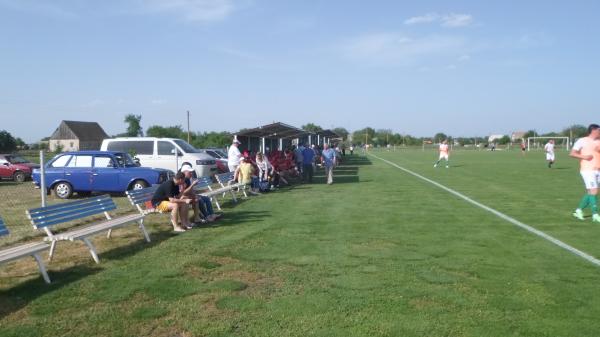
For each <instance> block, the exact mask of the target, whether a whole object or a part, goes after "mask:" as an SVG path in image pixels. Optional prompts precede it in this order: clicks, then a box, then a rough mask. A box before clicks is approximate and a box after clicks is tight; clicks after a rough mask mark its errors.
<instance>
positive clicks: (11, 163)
mask: <svg viewBox="0 0 600 337" xmlns="http://www.w3.org/2000/svg"><path fill="white" fill-rule="evenodd" d="M39 167H40V165H38V164H34V163H32V162H30V161H29V160H27V159H24V158H23V157H20V156H18V155H16V154H0V179H11V180H14V181H16V182H19V183H22V182H24V181H25V180H27V179H29V178H31V172H32V171H33V169H36V168H39Z"/></svg>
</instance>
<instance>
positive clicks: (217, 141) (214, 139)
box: [191, 131, 233, 149]
mask: <svg viewBox="0 0 600 337" xmlns="http://www.w3.org/2000/svg"><path fill="white" fill-rule="evenodd" d="M232 138H233V137H232V135H231V134H230V133H229V132H226V131H222V132H214V131H212V132H204V133H195V134H192V139H191V142H192V145H193V146H194V147H196V148H199V149H202V148H209V147H217V148H224V147H227V146H228V145H229V144H231V139H232Z"/></svg>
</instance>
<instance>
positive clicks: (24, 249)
mask: <svg viewBox="0 0 600 337" xmlns="http://www.w3.org/2000/svg"><path fill="white" fill-rule="evenodd" d="M8 233H9V231H8V228H6V225H5V224H4V221H3V220H2V218H0V236H5V235H8ZM48 248H50V246H49V245H48V244H47V243H45V242H32V243H27V244H23V245H20V246H15V247H10V248H5V249H3V250H0V263H6V262H10V261H14V260H17V259H20V258H23V257H27V256H33V258H34V259H35V261H36V262H37V264H38V268H39V269H40V274H42V277H43V278H44V281H46V283H50V277H48V272H46V266H45V265H44V262H43V261H42V258H41V256H40V253H41V252H43V251H44V250H46V249H48Z"/></svg>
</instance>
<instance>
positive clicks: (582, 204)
mask: <svg viewBox="0 0 600 337" xmlns="http://www.w3.org/2000/svg"><path fill="white" fill-rule="evenodd" d="M589 197H590V195H589V194H586V195H584V196H583V198H581V201H580V202H579V206H577V209H581V210H583V209H585V208H586V207H588V205H589V204H590V198H589Z"/></svg>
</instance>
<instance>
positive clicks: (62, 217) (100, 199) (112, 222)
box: [27, 195, 150, 263]
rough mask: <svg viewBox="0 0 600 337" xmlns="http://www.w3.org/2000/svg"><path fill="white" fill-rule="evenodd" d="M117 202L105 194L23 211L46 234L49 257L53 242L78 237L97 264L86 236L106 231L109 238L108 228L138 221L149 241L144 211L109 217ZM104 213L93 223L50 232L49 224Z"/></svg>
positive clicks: (82, 218)
mask: <svg viewBox="0 0 600 337" xmlns="http://www.w3.org/2000/svg"><path fill="white" fill-rule="evenodd" d="M116 208H117V205H115V203H114V201H113V200H112V199H111V198H110V196H108V195H101V196H97V197H93V198H87V199H83V200H77V201H71V202H65V203H60V204H56V205H52V206H46V207H40V208H33V209H30V210H28V211H27V216H28V217H29V219H30V220H31V224H32V225H33V227H34V228H35V229H40V230H44V231H45V232H46V235H47V237H46V238H45V239H44V240H46V241H50V254H49V259H50V260H52V257H53V255H54V251H55V249H56V244H57V242H58V241H72V242H73V241H75V240H81V241H83V243H85V245H86V246H88V248H89V250H90V253H91V254H92V258H93V259H94V261H96V263H100V259H99V258H98V254H97V253H96V249H95V248H94V245H93V244H92V242H91V241H90V239H89V238H90V237H91V236H93V235H96V234H99V233H101V232H105V231H108V233H107V238H110V235H111V233H112V230H113V229H115V228H119V227H123V226H125V225H127V224H130V223H135V224H138V225H139V227H140V230H141V231H142V233H143V234H144V238H145V239H146V241H147V242H150V236H149V235H148V232H146V228H144V222H143V219H144V216H145V215H144V214H139V213H134V214H128V215H124V216H120V217H118V218H112V217H111V216H110V214H109V213H108V212H109V211H112V210H115V209H116ZM98 214H104V216H105V217H106V219H105V220H103V221H101V222H96V223H93V224H91V225H86V226H82V227H78V228H75V229H72V230H69V231H66V232H61V233H56V234H55V233H53V232H52V231H51V230H50V227H52V226H55V225H60V224H64V223H67V222H71V221H80V220H84V219H85V220H88V218H89V217H92V216H95V215H98Z"/></svg>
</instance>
